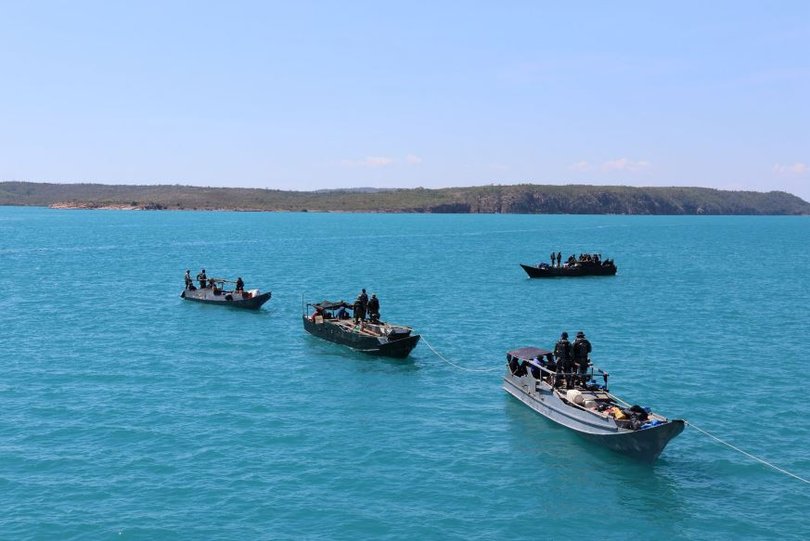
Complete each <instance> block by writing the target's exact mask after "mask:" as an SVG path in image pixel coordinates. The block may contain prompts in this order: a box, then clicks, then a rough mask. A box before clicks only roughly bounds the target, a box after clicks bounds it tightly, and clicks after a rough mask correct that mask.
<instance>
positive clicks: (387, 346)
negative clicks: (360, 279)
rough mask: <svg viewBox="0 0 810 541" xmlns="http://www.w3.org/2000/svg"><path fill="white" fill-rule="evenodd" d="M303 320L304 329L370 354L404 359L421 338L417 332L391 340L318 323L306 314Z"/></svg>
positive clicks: (325, 323)
mask: <svg viewBox="0 0 810 541" xmlns="http://www.w3.org/2000/svg"><path fill="white" fill-rule="evenodd" d="M303 321H304V330H306V331H307V332H308V333H310V334H311V335H313V336H317V337H318V338H322V339H324V340H328V341H330V342H334V343H336V344H341V345H343V346H347V347H350V348H351V349H353V350H355V351H359V352H361V353H366V354H368V355H379V356H382V357H393V358H398V359H404V358H405V357H407V356H408V355H410V353H411V351H412V350H413V348H415V347H416V344H418V343H419V339H420V338H421V337H420V336H419V335H418V334H415V335H410V336H406V337H403V338H399V339H396V340H389V339H388V338H387V337H385V336H368V335H365V334H361V333H359V332H355V331H352V332H349V331H345V330H344V329H343V328H341V327H339V326H338V325H334V324H332V323H329V322H323V323H316V322H314V321H312V320H311V319H310V318H309V317H306V316H304V317H303Z"/></svg>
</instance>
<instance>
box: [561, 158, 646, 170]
mask: <svg viewBox="0 0 810 541" xmlns="http://www.w3.org/2000/svg"><path fill="white" fill-rule="evenodd" d="M650 166H651V164H650V162H648V161H646V160H631V159H628V158H616V159H614V160H607V161H605V162H602V164H600V165H598V166H597V165H596V164H592V163H590V162H589V161H587V160H581V161H578V162H576V163H573V164H571V165H570V166H569V167H568V168H569V169H570V170H572V171H578V172H580V173H584V172H591V171H601V172H604V173H608V172H611V171H624V172H628V173H637V172H640V171H644V170H646V169H649V168H650Z"/></svg>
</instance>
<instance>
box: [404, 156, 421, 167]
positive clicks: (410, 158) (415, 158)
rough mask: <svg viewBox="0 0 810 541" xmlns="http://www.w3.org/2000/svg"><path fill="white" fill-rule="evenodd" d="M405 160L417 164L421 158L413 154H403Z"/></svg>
mask: <svg viewBox="0 0 810 541" xmlns="http://www.w3.org/2000/svg"><path fill="white" fill-rule="evenodd" d="M405 162H406V163H408V164H410V165H419V164H420V163H422V158H420V157H419V156H414V155H413V154H408V155H407V156H405Z"/></svg>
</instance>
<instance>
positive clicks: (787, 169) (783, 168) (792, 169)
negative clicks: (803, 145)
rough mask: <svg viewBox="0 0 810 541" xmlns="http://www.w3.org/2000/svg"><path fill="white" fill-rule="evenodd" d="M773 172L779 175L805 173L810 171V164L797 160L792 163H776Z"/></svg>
mask: <svg viewBox="0 0 810 541" xmlns="http://www.w3.org/2000/svg"><path fill="white" fill-rule="evenodd" d="M773 172H774V173H776V174H778V175H804V174H805V173H808V172H810V166H808V165H807V164H806V163H802V162H796V163H794V164H792V165H783V164H781V163H777V164H774V166H773Z"/></svg>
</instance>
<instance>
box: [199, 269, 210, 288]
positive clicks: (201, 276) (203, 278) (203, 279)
mask: <svg viewBox="0 0 810 541" xmlns="http://www.w3.org/2000/svg"><path fill="white" fill-rule="evenodd" d="M197 280H199V281H200V289H205V286H206V285H207V284H206V282H208V277H207V276H206V275H205V269H203V270H201V271H200V272H199V274H197Z"/></svg>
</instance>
